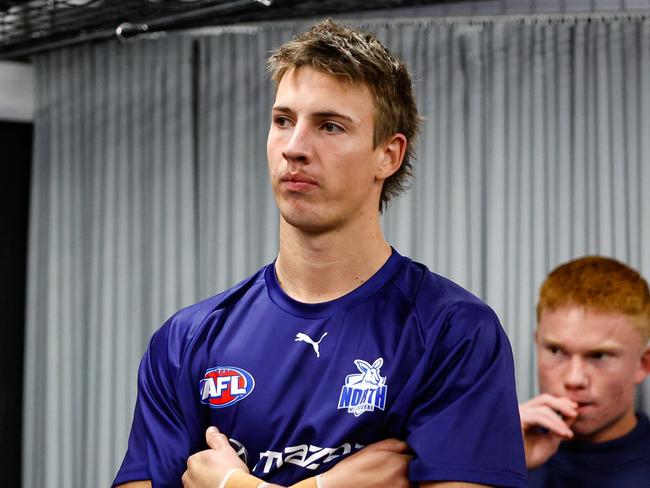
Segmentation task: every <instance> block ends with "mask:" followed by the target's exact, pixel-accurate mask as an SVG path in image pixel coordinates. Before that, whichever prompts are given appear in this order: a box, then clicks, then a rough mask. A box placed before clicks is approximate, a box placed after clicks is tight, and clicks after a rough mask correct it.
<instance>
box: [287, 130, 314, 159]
mask: <svg viewBox="0 0 650 488" xmlns="http://www.w3.org/2000/svg"><path fill="white" fill-rule="evenodd" d="M282 157H283V158H284V159H285V160H287V162H290V163H303V164H306V163H308V162H309V161H310V159H311V141H310V135H309V129H308V127H306V126H305V125H304V124H301V123H297V124H296V125H295V126H294V127H293V130H292V131H291V136H290V137H289V138H288V140H287V144H286V145H285V147H284V150H283V151H282Z"/></svg>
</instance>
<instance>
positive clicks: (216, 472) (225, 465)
mask: <svg viewBox="0 0 650 488" xmlns="http://www.w3.org/2000/svg"><path fill="white" fill-rule="evenodd" d="M205 441H206V442H207V443H208V447H209V448H210V449H207V450H205V451H201V452H197V453H196V454H193V455H191V456H190V457H189V458H188V459H187V471H185V473H183V486H184V487H185V488H215V487H217V486H219V483H220V482H221V480H222V479H223V477H224V476H225V475H226V473H228V471H230V470H231V469H233V468H239V469H241V470H242V471H244V472H245V473H248V467H247V466H246V465H245V464H244V463H243V461H242V460H241V459H239V456H237V453H236V452H235V450H234V449H233V448H232V447H230V443H229V442H228V438H227V437H226V436H225V435H223V434H222V433H220V432H219V429H217V428H216V427H208V430H206V431H205Z"/></svg>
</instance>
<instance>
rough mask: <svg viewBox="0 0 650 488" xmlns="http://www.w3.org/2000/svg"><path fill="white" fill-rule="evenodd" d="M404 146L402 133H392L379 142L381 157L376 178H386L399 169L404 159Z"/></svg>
mask: <svg viewBox="0 0 650 488" xmlns="http://www.w3.org/2000/svg"><path fill="white" fill-rule="evenodd" d="M406 146H407V140H406V136H405V135H404V134H393V135H392V136H390V137H389V138H388V140H387V141H386V142H383V143H381V144H380V147H381V151H382V152H381V159H380V164H379V167H378V168H377V173H376V175H375V176H376V178H377V179H378V180H382V181H383V180H385V179H387V178H388V177H389V176H391V175H392V174H394V173H395V172H396V171H397V170H398V169H399V167H400V166H401V165H402V161H403V160H404V154H405V153H406Z"/></svg>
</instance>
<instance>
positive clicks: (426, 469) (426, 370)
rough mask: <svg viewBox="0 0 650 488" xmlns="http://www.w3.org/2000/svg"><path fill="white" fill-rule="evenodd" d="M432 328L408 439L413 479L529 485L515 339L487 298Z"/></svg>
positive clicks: (465, 306) (450, 313)
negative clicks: (511, 340)
mask: <svg viewBox="0 0 650 488" xmlns="http://www.w3.org/2000/svg"><path fill="white" fill-rule="evenodd" d="M439 321H440V323H439V324H437V325H436V326H435V327H430V328H429V329H428V330H427V331H425V334H426V335H425V341H426V349H425V351H426V352H425V357H424V358H423V361H422V362H421V364H422V365H423V371H421V374H422V377H421V380H420V386H419V390H418V392H417V395H416V401H415V402H414V407H413V410H412V413H411V415H410V417H409V422H408V426H407V429H408V438H407V442H408V444H409V446H410V447H411V449H413V451H414V453H415V456H414V460H413V461H412V462H411V464H410V467H409V477H410V479H411V480H412V481H441V480H448V481H465V482H471V483H481V484H486V485H491V486H504V487H519V486H527V477H526V469H525V458H524V451H523V441H522V435H521V427H520V422H519V411H518V406H517V396H516V390H515V378H514V363H513V358H512V351H511V348H510V343H509V342H508V339H507V337H506V335H505V332H504V331H503V329H502V328H501V325H500V324H499V321H498V319H497V317H496V315H495V314H494V312H492V310H491V309H490V308H489V307H487V306H486V305H484V304H482V303H473V302H469V303H460V304H456V305H454V306H452V307H451V308H450V310H449V311H448V312H446V313H445V316H444V317H443V318H442V319H439Z"/></svg>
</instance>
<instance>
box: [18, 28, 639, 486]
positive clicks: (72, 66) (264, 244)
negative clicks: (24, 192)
mask: <svg viewBox="0 0 650 488" xmlns="http://www.w3.org/2000/svg"><path fill="white" fill-rule="evenodd" d="M303 26H304V24H276V25H270V26H257V27H237V28H231V29H222V30H216V31H214V32H212V33H211V35H205V36H203V37H191V36H176V37H171V36H170V37H166V38H162V39H155V40H140V41H136V42H132V43H129V44H127V45H119V44H116V43H106V44H99V45H93V46H86V47H82V48H76V49H72V50H67V51H63V52H57V53H51V54H47V55H42V56H40V57H39V58H38V60H37V63H36V71H37V80H38V101H37V113H36V119H35V122H36V135H35V137H36V140H35V148H36V154H35V159H34V175H33V186H32V195H33V196H32V209H31V224H30V225H31V228H30V249H29V253H30V258H29V290H28V301H29V303H28V319H27V320H28V324H27V365H26V366H27V367H26V383H25V442H24V463H23V472H24V485H25V487H26V488H32V487H45V486H48V487H49V486H56V487H58V486H66V487H86V486H106V485H107V484H108V483H109V482H110V480H111V477H112V475H113V474H114V472H115V470H116V469H117V467H118V465H119V463H120V461H121V457H122V455H123V453H124V450H125V448H126V439H127V435H128V429H129V423H130V419H131V414H132V408H133V404H134V401H135V378H136V369H137V365H138V361H139V358H140V356H141V354H142V352H143V350H144V348H145V347H146V342H147V338H148V337H149V335H150V333H151V332H152V330H153V329H155V328H156V327H158V326H159V325H160V324H161V323H162V321H163V320H164V319H165V318H166V316H168V315H169V314H170V313H172V312H173V311H174V310H175V309H177V308H179V307H181V306H183V305H186V304H189V303H192V302H193V301H196V300H198V299H199V298H201V297H204V296H208V295H210V294H213V293H215V292H217V291H220V290H222V289H223V288H225V287H227V286H229V285H230V284H232V283H234V282H235V281H237V280H240V279H242V278H244V277H245V276H246V275H247V274H248V273H250V272H252V271H254V270H255V269H256V268H258V267H259V266H261V265H262V264H263V263H265V262H267V261H268V260H270V259H272V258H273V256H274V253H275V250H276V246H277V236H276V231H277V215H276V210H275V208H274V204H273V202H272V198H271V194H270V191H269V188H268V184H267V176H266V157H265V140H266V130H267V125H268V121H269V114H268V109H269V107H270V104H271V101H272V87H271V85H270V83H269V82H268V81H267V80H265V78H264V71H263V63H264V59H265V57H266V55H267V53H268V51H269V50H271V49H272V48H273V47H275V46H277V45H279V44H280V43H281V42H282V41H284V40H285V39H287V38H288V37H290V35H291V34H292V32H294V31H295V30H300V29H302V28H303ZM363 26H364V27H366V28H368V29H371V30H373V31H376V32H377V33H378V34H379V36H380V37H381V38H382V39H384V40H385V42H386V43H387V44H388V45H389V46H390V47H391V48H392V49H393V50H394V51H396V52H397V53H399V54H400V55H401V56H402V57H403V58H404V59H405V61H406V62H407V64H408V65H409V66H410V67H411V69H412V71H413V73H414V79H415V83H416V89H417V96H418V103H419V106H420V108H421V111H422V112H423V115H424V116H425V118H426V121H425V123H424V126H423V130H422V135H421V139H420V146H419V153H418V154H419V155H418V162H417V163H416V178H415V180H414V182H413V185H412V188H411V190H410V192H409V193H408V194H407V195H405V196H404V197H403V198H402V199H400V200H398V201H397V202H395V204H394V205H393V206H392V207H391V208H390V209H389V211H388V212H387V214H386V215H385V217H384V224H385V228H386V233H387V236H388V238H389V240H390V241H391V243H392V244H393V245H394V246H395V247H396V248H397V249H398V250H399V251H400V252H402V253H406V254H409V255H411V256H413V257H414V258H416V259H418V260H421V261H423V262H425V263H426V264H428V265H429V266H430V267H431V269H433V270H435V271H438V272H440V273H441V274H444V275H447V276H449V277H451V278H453V279H455V280H456V281H458V282H460V283H461V284H463V285H465V286H467V287H468V288H470V289H471V290H472V291H474V292H475V293H477V294H479V295H481V296H483V297H484V298H485V299H486V300H487V301H488V302H489V303H490V304H491V305H492V306H493V307H494V308H495V309H496V311H497V312H498V314H499V315H500V317H501V318H502V321H503V323H504V327H505V328H506V330H507V332H508V335H509V336H510V339H511V341H512V343H513V347H514V351H515V358H516V363H517V380H518V387H519V393H520V396H521V397H522V398H526V397H528V396H530V395H531V394H532V393H533V392H534V387H535V381H534V370H533V366H534V363H533V359H534V358H533V349H532V330H533V327H534V303H535V295H536V292H537V287H538V286H539V283H540V282H541V280H542V279H543V277H544V276H545V274H546V273H547V272H548V271H549V270H550V269H551V268H552V267H554V266H555V265H557V264H558V263H560V262H562V261H565V260H567V259H569V258H571V257H574V256H577V255H581V254H585V253H601V254H607V255H613V256H616V257H618V258H620V259H622V260H624V261H626V262H628V263H630V264H631V265H632V266H634V267H636V268H638V269H639V270H640V271H641V272H642V273H643V274H644V275H645V276H646V277H650V192H648V191H645V190H644V189H646V188H649V187H650V21H649V20H648V19H647V18H644V17H642V16H630V17H620V18H618V17H609V18H593V19H581V20H580V19H578V20H576V19H573V20H572V19H568V18H565V19H564V20H552V19H539V18H538V19H536V20H531V19H528V21H525V22H524V21H519V20H517V19H509V20H503V21H500V20H495V21H480V22H473V21H472V20H471V19H457V20H456V21H454V22H448V21H441V20H436V19H417V20H411V21H401V20H388V21H364V24H363ZM648 404H649V402H648V398H647V396H646V403H645V405H646V406H647V405H648Z"/></svg>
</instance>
